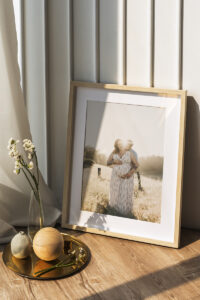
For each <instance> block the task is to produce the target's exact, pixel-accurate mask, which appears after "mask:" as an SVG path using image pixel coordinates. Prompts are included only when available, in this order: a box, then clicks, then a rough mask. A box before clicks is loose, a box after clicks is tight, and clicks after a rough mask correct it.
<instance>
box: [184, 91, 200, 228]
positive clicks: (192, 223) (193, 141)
mask: <svg viewBox="0 0 200 300" xmlns="http://www.w3.org/2000/svg"><path fill="white" fill-rule="evenodd" d="M182 226H183V227H192V228H200V112H199V105H198V103H197V101H196V100H195V99H194V98H193V97H188V104H187V120H186V137H185V161H184V176H183V204H182Z"/></svg>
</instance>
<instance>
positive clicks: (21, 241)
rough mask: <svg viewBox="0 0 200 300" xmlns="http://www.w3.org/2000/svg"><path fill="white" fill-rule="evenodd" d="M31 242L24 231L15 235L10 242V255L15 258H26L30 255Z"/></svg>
mask: <svg viewBox="0 0 200 300" xmlns="http://www.w3.org/2000/svg"><path fill="white" fill-rule="evenodd" d="M31 248H32V245H31V241H30V239H29V237H28V235H27V234H26V233H25V232H24V231H20V232H19V233H17V234H16V235H15V236H14V237H13V239H12V241H11V253H12V255H13V256H14V257H16V258H20V259H22V258H26V257H28V256H29V255H30V253H31Z"/></svg>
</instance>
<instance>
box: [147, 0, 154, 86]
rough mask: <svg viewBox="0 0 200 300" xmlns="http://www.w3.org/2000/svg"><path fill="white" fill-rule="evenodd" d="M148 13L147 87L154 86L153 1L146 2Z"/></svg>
mask: <svg viewBox="0 0 200 300" xmlns="http://www.w3.org/2000/svg"><path fill="white" fill-rule="evenodd" d="M148 5H149V7H148V11H149V18H148V19H149V34H148V36H149V62H150V70H149V72H150V74H149V86H150V87H153V86H154V25H155V23H154V21H155V3H154V0H148Z"/></svg>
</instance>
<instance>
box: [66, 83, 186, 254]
mask: <svg viewBox="0 0 200 300" xmlns="http://www.w3.org/2000/svg"><path fill="white" fill-rule="evenodd" d="M97 92H98V93H99V95H101V96H102V97H107V98H106V99H108V100H105V99H104V100H105V101H104V100H102V99H103V98H102V99H101V101H102V103H106V105H107V103H111V102H112V103H114V104H115V103H116V101H118V100H116V99H118V98H117V97H119V99H125V98H127V99H129V98H130V101H131V97H132V98H133V99H135V100H134V101H136V102H137V101H140V100H137V99H139V98H141V99H142V101H143V102H144V103H148V101H151V103H152V104H140V102H138V103H139V104H133V106H134V105H135V106H137V107H138V106H144V107H147V106H149V107H153V106H154V107H158V108H160V107H161V106H162V105H168V106H166V107H164V106H163V107H164V108H163V109H165V112H168V113H166V114H165V116H166V117H165V122H167V125H163V126H164V127H163V128H165V138H166V137H169V139H170V140H169V142H170V143H171V142H173V141H174V144H175V145H176V147H174V152H175V153H176V154H169V153H168V152H169V151H168V152H167V150H166V152H165V155H166V156H167V157H168V156H170V155H171V156H170V157H169V158H166V157H164V171H163V172H164V173H163V176H164V177H165V179H166V178H167V175H166V176H165V173H166V174H168V175H169V170H168V169H167V168H168V167H167V166H166V165H165V159H168V161H169V162H170V163H169V165H170V164H171V163H172V162H173V164H174V162H175V165H176V166H175V167H174V168H175V169H174V170H175V171H173V172H172V175H173V176H172V177H174V180H173V181H172V182H171V183H170V184H171V186H173V189H172V190H173V191H175V193H174V194H173V193H172V194H173V196H169V197H168V198H167V196H165V200H163V199H164V198H163V197H164V196H163V195H164V192H163V190H166V189H164V188H163V185H164V183H163V182H162V201H165V202H166V204H165V208H166V207H167V205H168V204H167V203H168V202H167V201H168V200H169V203H171V204H169V206H170V205H171V206H172V207H173V209H171V208H169V210H170V212H168V214H169V215H168V217H167V216H165V212H164V213H163V210H162V209H163V207H162V209H161V211H162V214H163V220H165V221H163V224H164V222H166V224H168V223H167V222H169V224H168V225H166V224H164V225H165V226H166V227H162V226H164V225H162V218H161V221H160V223H159V224H155V225H152V224H154V223H152V222H151V221H148V222H146V223H149V225H151V226H152V228H155V229H153V230H152V232H146V231H148V229H146V231H145V228H147V227H145V226H146V223H145V221H143V220H142V221H141V220H140V221H137V223H136V220H135V219H134V220H132V219H128V218H122V217H119V216H115V217H114V216H112V217H111V216H108V215H106V218H110V220H111V221H110V222H111V223H109V224H111V225H110V227H109V229H108V228H106V227H102V229H101V226H99V225H95V226H88V225H87V224H86V225H85V223H83V222H82V221H80V222H78V221H77V222H71V219H73V218H75V219H77V218H78V217H77V216H76V217H72V215H73V213H72V212H73V211H72V205H75V202H77V203H79V204H77V207H78V206H80V203H81V195H80V197H74V198H73V201H72V199H71V198H72V196H73V190H75V189H76V188H75V187H74V182H75V180H74V179H75V178H76V176H75V174H74V173H75V172H77V171H75V169H74V168H73V163H74V161H75V158H74V151H76V149H77V145H75V144H76V140H77V141H78V142H77V143H79V145H81V147H78V148H81V149H82V150H80V151H82V155H83V149H84V145H82V144H80V143H81V142H80V141H79V140H81V141H83V140H85V136H84V137H83V134H81V136H80V137H81V138H79V139H78V137H76V134H77V132H78V131H77V128H79V129H80V128H82V129H81V130H84V132H85V127H86V121H87V120H86V116H85V123H84V122H83V121H80V120H79V118H77V116H81V115H85V114H86V112H87V105H88V104H87V103H88V102H87V101H88V100H90V101H91V102H92V101H94V102H95V101H96V102H98V97H100V98H101V96H95V95H96V93H97ZM81 93H82V94H84V96H83V98H84V97H85V98H84V99H85V100H84V101H85V102H84V103H86V104H84V105H85V106H84V107H85V108H84V109H85V111H83V112H81V114H79V113H78V110H79V106H80V105H82V104H79V103H83V102H82V100H81V99H82V96H81ZM90 93H91V95H90ZM106 95H107V96H106ZM186 95H187V94H186V91H183V90H167V89H157V88H141V87H132V86H126V85H117V84H103V83H88V82H78V81H72V82H71V86H70V100H69V115H68V131H67V151H66V168H65V180H64V191H63V209H62V227H64V228H69V229H75V230H80V231H84V232H91V233H96V234H102V235H108V236H112V237H118V238H125V239H130V240H135V241H140V242H146V243H152V244H157V245H162V246H168V247H174V248H177V247H179V241H180V225H181V193H182V177H183V176H182V175H183V159H184V140H185V121H186V100H187V97H186ZM77 97H78V98H77ZM95 97H97V100H93V98H95ZM109 97H110V98H109ZM148 98H149V99H150V100H148ZM95 99H96V98H95ZM109 99H111V100H109ZM110 101H111V102H110ZM120 101H121V100H119V101H118V103H121V102H120ZM156 101H157V102H158V103H159V104H158V105H157V104H156V103H157V102H156ZM141 103H142V102H141ZM149 103H150V102H149ZM122 104H123V105H126V104H127V103H122ZM129 104H130V103H129ZM109 105H110V104H109ZM160 105H161V106H160ZM170 109H171V110H170ZM171 112H172V113H171ZM172 115H173V118H174V119H173V118H172ZM169 116H170V118H172V119H173V120H174V126H175V127H174V129H173V130H172V127H170V126H171V125H173V122H172V120H171V121H169V120H168V118H169ZM81 122H82V123H81ZM79 123H80V124H79ZM77 124H79V125H77ZM170 124H171V125H170ZM77 126H79V127H77ZM177 126H178V129H177ZM83 128H84V129H83ZM166 128H167V129H166ZM170 130H171V135H172V136H173V138H171V135H170V134H168V132H169V133H170ZM176 130H178V131H177V136H176V137H175V136H174V135H175V133H174V131H176ZM78 134H79V133H78ZM85 134H86V133H85ZM163 139H164V138H163ZM166 145H167V143H165V146H166ZM165 146H163V147H165ZM173 146H174V145H170V147H171V148H170V149H172V148H173ZM166 147H168V146H166ZM168 149H169V148H168ZM172 152H173V151H172ZM79 154H80V153H79ZM77 155H78V154H77V153H76V156H77ZM172 155H174V156H173V157H172ZM79 156H80V155H79ZM77 157H78V156H77ZM81 159H82V162H83V157H82V158H81ZM81 159H80V161H81ZM170 159H171V160H170ZM78 161H79V159H78ZM77 169H78V172H79V175H78V176H81V181H80V178H79V181H77V182H79V183H78V185H77V189H79V191H80V189H81V188H80V182H81V184H82V175H83V164H82V166H80V169H79V167H78V168H76V170H77ZM166 170H167V171H166ZM73 172H74V173H73ZM167 172H168V173H167ZM80 173H81V175H80ZM170 176H171V175H170ZM164 177H163V178H164ZM170 178H171V177H170ZM163 180H164V179H163ZM165 182H167V181H165ZM170 184H169V186H170ZM172 198H173V199H172ZM170 201H171V202H170ZM163 203H164V202H163ZM161 206H162V204H161ZM79 210H80V212H79V213H80V215H81V214H83V219H84V216H85V215H84V213H85V211H81V208H80V209H79ZM77 211H78V208H77ZM160 213H161V212H160ZM94 214H96V212H94ZM99 215H101V214H99V213H98V216H99ZM70 218H71V219H70ZM168 219H170V220H171V221H169V220H168ZM77 220H78V219H77ZM113 220H115V221H113ZM130 220H131V221H130ZM122 221H123V222H124V223H123V224H124V228H125V227H126V222H133V224H136V225H137V224H139V225H137V226H138V228H139V226H143V224H144V229H141V231H142V232H143V234H141V235H140V234H137V232H136V234H132V233H131V234H130V232H128V233H126V232H125V231H126V230H124V232H118V231H117V230H116V229H115V228H114V227H112V226H114V225H112V224H114V223H115V224H117V223H119V222H122ZM81 222H82V223H81ZM112 222H113V223H112ZM150 223H151V224H150ZM172 223H173V226H172V225H171V224H172ZM88 224H89V223H88ZM95 224H96V223H95ZM130 224H132V223H129V225H130ZM137 226H136V227H137ZM151 226H150V227H151ZM159 226H160V227H159ZM167 226H168V227H169V230H168V227H167ZM122 227H123V226H122ZM148 227H149V226H148ZM161 227H162V228H164V229H162V230H163V232H168V231H169V232H170V236H167V234H166V238H165V237H164V236H163V235H165V234H164V233H163V232H162V230H159V228H161ZM110 228H114V230H110ZM131 228H132V227H131ZM131 230H132V229H131ZM134 230H136V229H134ZM156 230H157V231H156ZM154 231H155V232H156V234H154V233H153V232H154Z"/></svg>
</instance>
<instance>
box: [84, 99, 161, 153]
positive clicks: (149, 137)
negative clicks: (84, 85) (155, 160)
mask: <svg viewBox="0 0 200 300" xmlns="http://www.w3.org/2000/svg"><path fill="white" fill-rule="evenodd" d="M164 124H165V109H164V108H158V107H149V106H139V105H130V104H117V103H103V102H97V101H88V102H87V121H86V134H85V146H92V147H94V148H95V149H97V150H99V151H100V152H103V153H105V154H106V155H109V154H110V153H111V152H112V151H113V149H114V142H115V140H116V139H118V138H120V139H131V140H132V141H133V143H134V146H133V149H134V150H135V151H136V152H137V154H138V155H139V156H140V157H142V156H151V155H159V156H163V148H164Z"/></svg>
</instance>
